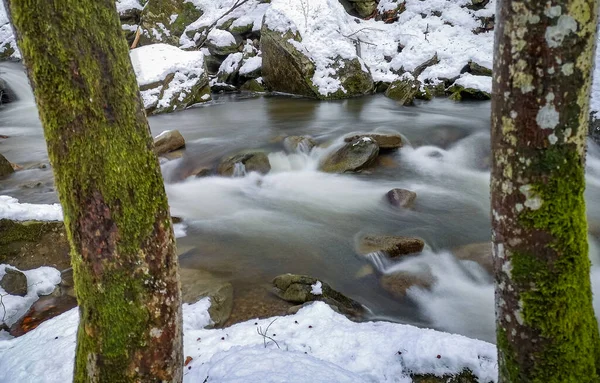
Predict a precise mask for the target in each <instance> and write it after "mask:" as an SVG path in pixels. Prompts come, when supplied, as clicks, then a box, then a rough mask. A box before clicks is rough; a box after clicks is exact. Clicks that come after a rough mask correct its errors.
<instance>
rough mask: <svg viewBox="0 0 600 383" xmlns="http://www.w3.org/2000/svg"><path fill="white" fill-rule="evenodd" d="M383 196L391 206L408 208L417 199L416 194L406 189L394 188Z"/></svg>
mask: <svg viewBox="0 0 600 383" xmlns="http://www.w3.org/2000/svg"><path fill="white" fill-rule="evenodd" d="M385 196H386V198H387V200H388V202H389V203H390V204H391V205H392V206H395V207H403V208H410V207H412V206H413V204H414V202H415V199H416V198H417V193H415V192H414V191H410V190H406V189H399V188H396V189H392V190H390V191H389V192H387V194H386V195H385Z"/></svg>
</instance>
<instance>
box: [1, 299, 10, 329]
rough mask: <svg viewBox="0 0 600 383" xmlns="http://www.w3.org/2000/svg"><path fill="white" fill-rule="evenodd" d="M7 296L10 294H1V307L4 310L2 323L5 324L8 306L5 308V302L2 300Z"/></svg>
mask: <svg viewBox="0 0 600 383" xmlns="http://www.w3.org/2000/svg"><path fill="white" fill-rule="evenodd" d="M6 295H8V294H0V306H2V310H3V313H2V323H5V321H6V306H4V302H3V300H2V299H3V298H4V297H5V296H6Z"/></svg>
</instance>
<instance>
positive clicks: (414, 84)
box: [385, 76, 431, 106]
mask: <svg viewBox="0 0 600 383" xmlns="http://www.w3.org/2000/svg"><path fill="white" fill-rule="evenodd" d="M385 95H386V96H387V97H389V98H391V99H392V100H396V101H398V102H399V103H400V104H402V105H405V106H409V105H413V104H414V100H415V99H417V98H422V99H426V100H429V99H431V92H429V91H428V90H427V89H421V82H420V81H419V80H416V79H414V78H411V77H408V76H406V77H402V78H400V79H398V80H396V81H394V82H393V83H392V84H391V85H390V86H389V87H388V89H387V90H386V91H385Z"/></svg>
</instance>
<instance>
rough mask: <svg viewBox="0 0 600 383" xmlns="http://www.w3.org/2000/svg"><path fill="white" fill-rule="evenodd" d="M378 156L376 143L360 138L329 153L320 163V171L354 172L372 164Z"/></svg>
mask: <svg viewBox="0 0 600 383" xmlns="http://www.w3.org/2000/svg"><path fill="white" fill-rule="evenodd" d="M378 154H379V146H378V145H377V143H376V142H375V141H374V140H372V139H370V138H368V137H362V138H359V139H356V140H354V141H351V142H349V143H347V144H345V145H344V146H342V147H341V148H339V149H337V150H335V151H334V152H332V153H330V154H329V155H328V156H327V157H326V158H325V160H324V161H323V162H322V163H321V170H322V171H324V172H327V173H347V172H356V171H359V170H362V169H364V168H366V167H367V166H369V165H370V164H371V163H373V161H374V160H375V158H377V155H378Z"/></svg>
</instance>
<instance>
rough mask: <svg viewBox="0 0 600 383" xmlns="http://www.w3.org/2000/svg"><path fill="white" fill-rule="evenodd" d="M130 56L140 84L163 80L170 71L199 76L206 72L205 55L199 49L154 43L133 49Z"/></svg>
mask: <svg viewBox="0 0 600 383" xmlns="http://www.w3.org/2000/svg"><path fill="white" fill-rule="evenodd" d="M130 56H131V63H132V64H133V70H134V71H135V75H136V77H137V80H138V84H139V85H140V86H143V85H148V84H152V83H155V82H158V81H162V80H164V79H165V77H167V75H169V74H170V73H177V72H181V73H186V74H187V73H190V74H192V73H193V74H195V75H197V76H201V75H202V74H203V73H204V55H203V54H202V52H199V51H184V50H182V49H179V48H177V47H174V46H171V45H167V44H152V45H146V46H143V47H140V48H136V49H133V50H132V51H131V53H130Z"/></svg>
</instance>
